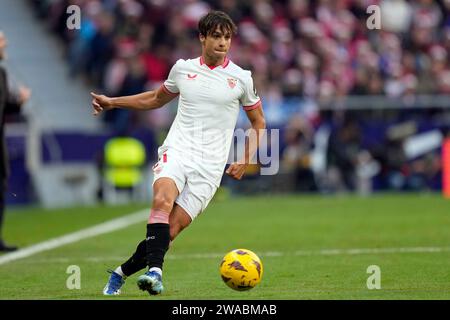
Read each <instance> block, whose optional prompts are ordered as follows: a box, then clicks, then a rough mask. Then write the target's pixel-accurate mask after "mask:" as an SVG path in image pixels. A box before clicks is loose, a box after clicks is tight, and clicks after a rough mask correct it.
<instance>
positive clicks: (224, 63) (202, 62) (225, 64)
mask: <svg viewBox="0 0 450 320" xmlns="http://www.w3.org/2000/svg"><path fill="white" fill-rule="evenodd" d="M229 63H230V59H228V57H225V59H224V60H223V63H222V64H221V66H222V68H226V67H227V66H228V64H229ZM204 64H205V60H204V59H203V56H200V65H201V66H202V65H204ZM206 66H207V67H208V68H209V69H211V70H213V69H215V68H216V67H218V66H208V65H206Z"/></svg>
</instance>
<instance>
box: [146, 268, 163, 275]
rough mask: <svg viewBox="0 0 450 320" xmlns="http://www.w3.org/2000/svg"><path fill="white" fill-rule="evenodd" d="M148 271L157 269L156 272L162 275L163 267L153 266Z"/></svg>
mask: <svg viewBox="0 0 450 320" xmlns="http://www.w3.org/2000/svg"><path fill="white" fill-rule="evenodd" d="M148 271H150V272H151V271H155V272H156V273H158V274H159V275H160V276H162V270H161V268H158V267H151V268H150V269H148Z"/></svg>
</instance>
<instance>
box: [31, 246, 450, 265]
mask: <svg viewBox="0 0 450 320" xmlns="http://www.w3.org/2000/svg"><path fill="white" fill-rule="evenodd" d="M440 252H450V247H409V248H360V249H323V250H299V251H294V252H292V251H291V252H281V251H267V252H261V253H258V255H259V256H260V257H263V258H264V257H282V256H314V255H315V256H334V255H364V254H399V253H400V254H401V253H440ZM223 256H224V254H223V253H185V254H170V253H169V254H168V255H167V256H166V258H165V259H166V260H189V259H220V258H222V257H223ZM127 258H128V257H125V256H123V257H121V256H104V257H83V258H68V257H57V258H56V257H55V258H46V259H38V260H33V263H69V262H80V261H81V262H106V261H108V262H116V261H125V260H126V259H127Z"/></svg>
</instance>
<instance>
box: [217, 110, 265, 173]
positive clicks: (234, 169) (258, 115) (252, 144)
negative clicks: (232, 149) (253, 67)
mask: <svg viewBox="0 0 450 320" xmlns="http://www.w3.org/2000/svg"><path fill="white" fill-rule="evenodd" d="M246 114H247V118H248V120H250V123H251V126H252V127H251V128H250V129H249V134H248V136H247V138H246V140H245V152H244V157H243V158H242V159H241V160H240V161H238V162H234V163H232V164H231V165H230V166H229V167H228V169H227V171H226V173H227V174H228V175H229V176H231V177H232V178H234V179H236V180H241V178H242V177H243V175H244V173H245V170H246V169H247V167H248V165H249V164H250V160H251V159H253V157H254V156H255V153H256V151H257V150H258V147H259V143H260V141H261V138H262V137H263V135H264V132H265V130H264V129H265V128H266V120H265V118H264V112H263V109H262V104H261V103H259V107H258V108H255V109H252V110H249V111H246Z"/></svg>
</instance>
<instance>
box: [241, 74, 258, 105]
mask: <svg viewBox="0 0 450 320" xmlns="http://www.w3.org/2000/svg"><path fill="white" fill-rule="evenodd" d="M240 101H241V104H242V106H243V108H244V110H245V111H250V110H253V109H256V108H258V107H260V106H261V99H260V98H259V96H258V93H257V92H256V88H255V85H254V83H253V79H252V74H251V72H250V71H248V76H246V77H245V80H244V93H243V94H242V97H241V99H240Z"/></svg>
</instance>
